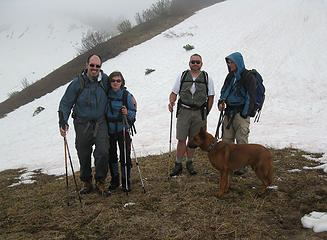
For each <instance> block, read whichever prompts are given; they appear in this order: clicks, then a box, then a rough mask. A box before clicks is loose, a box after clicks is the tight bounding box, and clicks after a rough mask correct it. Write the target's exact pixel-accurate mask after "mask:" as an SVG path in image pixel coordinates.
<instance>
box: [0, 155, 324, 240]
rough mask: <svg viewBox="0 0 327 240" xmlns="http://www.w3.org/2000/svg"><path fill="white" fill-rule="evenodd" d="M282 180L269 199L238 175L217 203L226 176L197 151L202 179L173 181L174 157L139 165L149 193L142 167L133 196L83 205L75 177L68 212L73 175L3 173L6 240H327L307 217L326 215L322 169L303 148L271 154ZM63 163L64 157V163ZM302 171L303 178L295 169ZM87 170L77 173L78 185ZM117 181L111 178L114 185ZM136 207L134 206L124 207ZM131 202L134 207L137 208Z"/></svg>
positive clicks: (1, 232)
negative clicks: (28, 177)
mask: <svg viewBox="0 0 327 240" xmlns="http://www.w3.org/2000/svg"><path fill="white" fill-rule="evenodd" d="M270 150H271V151H272V152H273V154H274V165H275V171H274V172H275V176H274V182H273V184H272V185H274V186H277V187H276V188H272V189H269V191H268V192H267V193H265V194H264V195H263V196H261V197H258V196H256V194H255V192H256V190H257V189H259V188H261V183H260V181H259V180H258V179H257V178H256V176H255V174H254V172H253V171H252V170H249V171H248V172H247V173H246V174H245V175H244V176H241V177H240V176H232V177H231V188H230V190H229V191H228V192H227V193H225V194H224V195H223V197H222V198H220V199H217V198H216V197H215V194H216V193H217V191H218V184H219V173H218V172H216V170H214V169H213V168H212V167H211V165H210V163H209V161H208V159H207V157H206V155H205V153H203V152H199V151H197V152H196V158H195V168H196V169H197V170H198V174H197V175H194V176H190V175H189V174H188V173H187V171H185V170H184V171H183V174H182V175H181V176H179V177H176V178H171V179H170V180H168V178H167V175H168V159H170V167H172V165H173V158H174V155H175V153H173V154H172V155H173V156H172V157H171V158H169V156H168V154H162V155H156V156H148V157H144V158H140V159H138V162H139V166H140V169H141V171H142V175H143V178H144V180H145V190H146V193H145V194H144V193H143V189H142V186H141V181H140V178H139V175H138V171H137V168H136V165H135V162H134V160H133V162H134V167H133V169H132V180H131V184H132V186H131V187H132V191H131V192H130V193H129V194H128V195H126V194H125V193H123V192H122V191H121V190H120V189H119V190H115V191H113V192H112V195H111V196H110V197H108V198H104V197H102V196H100V195H98V194H97V193H91V194H89V195H86V196H82V207H81V205H80V203H79V201H78V198H77V194H76V192H75V191H74V190H75V189H74V182H73V179H72V176H70V177H69V202H70V206H67V204H66V202H67V198H66V183H65V176H64V175H63V176H49V175H46V174H43V173H41V172H38V171H35V173H34V176H33V178H34V179H35V180H36V182H35V183H33V184H25V185H17V186H14V187H8V186H9V185H11V184H12V183H15V182H18V180H17V177H18V176H19V173H18V171H19V170H17V169H16V170H6V171H3V172H0V239H4V240H5V239H15V240H19V239H249V240H254V239H258V240H259V239H260V240H262V239H288V240H289V239H296V240H301V239H303V240H304V239H305V240H310V239H312V240H319V239H321V240H322V239H327V232H322V233H314V232H313V231H312V229H304V228H302V224H301V217H303V216H304V215H305V214H308V213H310V212H312V211H326V202H327V188H326V185H327V178H326V174H324V173H323V172H322V170H303V167H304V166H309V167H313V166H316V165H318V164H317V163H315V162H312V161H309V160H308V159H307V158H305V157H304V156H303V155H310V156H311V157H314V158H317V157H321V154H310V153H305V152H302V151H298V150H295V149H282V150H275V149H270ZM58 161H62V162H63V173H64V159H58ZM292 169H300V170H301V171H299V172H296V171H294V172H292V171H289V170H292ZM78 176H79V172H76V177H77V180H78V184H80V181H79V179H78ZM109 181H110V179H109V178H108V179H107V184H109ZM126 203H130V204H129V205H128V206H126V207H125V206H124V205H125V204H126ZM131 203H134V205H132V204H131Z"/></svg>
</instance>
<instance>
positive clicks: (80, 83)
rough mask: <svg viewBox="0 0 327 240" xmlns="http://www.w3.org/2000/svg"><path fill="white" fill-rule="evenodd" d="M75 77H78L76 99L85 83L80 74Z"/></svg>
mask: <svg viewBox="0 0 327 240" xmlns="http://www.w3.org/2000/svg"><path fill="white" fill-rule="evenodd" d="M77 77H78V81H79V92H78V95H77V97H78V96H79V95H80V94H81V93H82V91H83V89H84V86H85V82H84V78H83V76H82V74H79V75H78V76H77Z"/></svg>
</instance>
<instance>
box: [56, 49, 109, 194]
mask: <svg viewBox="0 0 327 240" xmlns="http://www.w3.org/2000/svg"><path fill="white" fill-rule="evenodd" d="M101 64H102V60H101V57H100V56H98V55H90V56H89V57H88V59H87V61H86V68H85V70H84V71H83V72H82V74H81V75H80V76H78V77H76V78H74V79H73V81H72V82H71V83H70V84H69V86H68V87H67V89H66V92H65V94H64V96H63V97H62V99H61V101H60V104H59V127H60V134H61V135H62V136H63V137H66V134H67V131H68V127H69V126H68V118H69V115H70V113H71V110H72V109H73V113H72V117H73V119H74V129H75V134H76V138H75V147H76V150H77V155H78V158H79V163H80V180H81V181H82V182H83V187H82V189H81V190H80V193H81V194H88V193H90V192H91V191H92V190H93V184H92V168H91V154H92V150H93V145H95V149H94V151H93V156H94V165H95V174H94V178H95V185H96V190H97V191H98V192H99V193H100V194H102V195H103V196H109V195H110V192H109V191H108V190H107V189H106V188H105V187H104V182H105V179H106V176H107V173H108V148H109V137H108V127H107V123H106V118H105V114H106V112H105V110H106V106H107V94H106V93H107V90H108V76H107V75H106V74H105V73H103V72H102V70H101Z"/></svg>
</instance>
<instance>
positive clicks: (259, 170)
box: [188, 126, 273, 197]
mask: <svg viewBox="0 0 327 240" xmlns="http://www.w3.org/2000/svg"><path fill="white" fill-rule="evenodd" d="M188 147H190V148H196V147H200V148H201V150H203V151H207V152H208V158H209V161H210V163H211V165H212V166H213V167H214V168H216V169H217V170H218V171H219V172H220V187H219V192H218V193H217V197H221V196H222V195H223V193H224V192H226V191H227V190H228V188H229V174H230V173H231V172H232V171H234V170H237V169H240V168H243V167H245V166H247V165H250V166H251V167H252V169H253V170H254V171H255V174H256V175H257V177H258V178H259V179H260V180H261V181H262V183H263V185H264V187H263V189H262V190H260V191H259V192H258V194H259V195H261V194H263V193H264V192H265V191H266V189H267V187H268V186H269V185H270V184H271V183H272V179H273V157H272V154H271V153H270V151H269V150H268V149H266V148H265V147H264V146H261V145H259V144H234V143H227V142H223V141H220V142H218V141H217V139H216V138H214V137H213V136H212V135H211V134H210V133H208V132H207V131H206V128H205V126H203V127H201V129H200V132H199V133H198V134H196V135H195V136H194V137H193V138H192V140H191V141H190V142H189V144H188Z"/></svg>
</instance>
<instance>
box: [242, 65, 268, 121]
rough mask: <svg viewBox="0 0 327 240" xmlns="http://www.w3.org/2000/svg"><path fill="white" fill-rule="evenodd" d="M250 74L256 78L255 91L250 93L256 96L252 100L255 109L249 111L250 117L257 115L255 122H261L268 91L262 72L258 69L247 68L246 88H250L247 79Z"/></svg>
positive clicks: (244, 82)
mask: <svg viewBox="0 0 327 240" xmlns="http://www.w3.org/2000/svg"><path fill="white" fill-rule="evenodd" d="M248 74H252V75H253V76H254V77H255V79H256V84H255V86H256V87H255V90H253V91H255V93H252V94H251V93H250V94H249V95H250V96H256V98H255V99H251V101H252V102H253V104H254V107H253V109H252V110H251V112H250V113H249V116H250V117H255V119H254V122H259V118H260V114H261V109H262V107H263V103H264V101H265V92H266V88H265V86H264V85H263V79H262V76H261V75H260V73H258V72H257V70H256V69H252V70H246V73H245V81H243V84H244V87H245V89H247V90H248V88H247V84H246V83H247V80H248Z"/></svg>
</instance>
